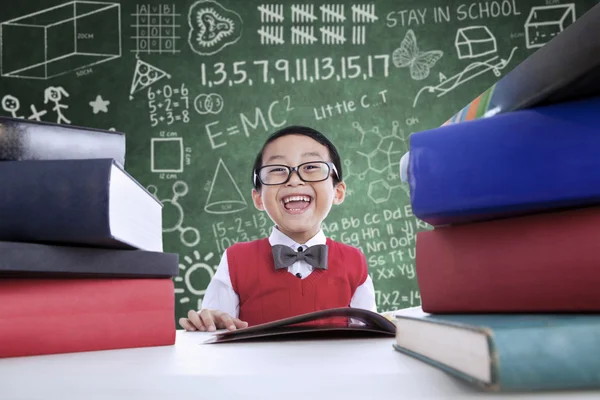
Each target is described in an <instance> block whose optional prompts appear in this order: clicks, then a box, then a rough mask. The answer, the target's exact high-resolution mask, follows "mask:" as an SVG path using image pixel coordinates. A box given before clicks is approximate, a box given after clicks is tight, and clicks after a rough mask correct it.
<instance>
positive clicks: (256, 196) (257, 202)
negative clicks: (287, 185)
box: [252, 189, 265, 211]
mask: <svg viewBox="0 0 600 400" xmlns="http://www.w3.org/2000/svg"><path fill="white" fill-rule="evenodd" d="M252 201H253V202H254V207H256V209H257V210H259V211H265V206H264V204H263V201H262V197H261V195H260V192H259V191H258V190H256V189H252Z"/></svg>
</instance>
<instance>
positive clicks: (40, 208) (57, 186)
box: [0, 159, 130, 248]
mask: <svg viewBox="0 0 600 400" xmlns="http://www.w3.org/2000/svg"><path fill="white" fill-rule="evenodd" d="M111 167H112V160H101V159H97V160H44V161H42V160H40V161H5V162H0V188H2V190H0V221H2V223H0V240H3V241H17V242H48V243H69V244H89V245H98V246H101V247H103V246H109V245H110V246H117V247H127V248H129V247H130V246H129V245H125V244H120V243H117V242H116V241H115V240H113V239H112V237H111V233H110V227H109V215H108V213H109V184H110V182H109V180H110V173H111Z"/></svg>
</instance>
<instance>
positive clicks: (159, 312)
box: [0, 279, 175, 357]
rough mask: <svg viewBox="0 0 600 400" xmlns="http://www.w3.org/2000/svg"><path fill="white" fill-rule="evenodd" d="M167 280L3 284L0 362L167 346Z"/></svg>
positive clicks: (170, 297)
mask: <svg viewBox="0 0 600 400" xmlns="http://www.w3.org/2000/svg"><path fill="white" fill-rule="evenodd" d="M173 315H174V286H173V281H172V280H171V279H64V280H63V279H2V280H0V357H19V356H32V355H43V354H59V353H72V352H82V351H95V350H109V349H124V348H134V347H148V346H161V345H172V344H174V343H175V319H174V317H173Z"/></svg>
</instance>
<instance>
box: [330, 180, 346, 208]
mask: <svg viewBox="0 0 600 400" xmlns="http://www.w3.org/2000/svg"><path fill="white" fill-rule="evenodd" d="M333 190H334V192H333V204H336V205H337V204H342V202H343V201H344V198H345V197H346V184H345V183H344V182H339V183H338V184H337V185H336V186H335V188H334V189H333Z"/></svg>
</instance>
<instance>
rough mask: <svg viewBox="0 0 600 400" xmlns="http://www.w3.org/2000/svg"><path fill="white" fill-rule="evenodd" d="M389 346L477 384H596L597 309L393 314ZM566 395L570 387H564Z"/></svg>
mask: <svg viewBox="0 0 600 400" xmlns="http://www.w3.org/2000/svg"><path fill="white" fill-rule="evenodd" d="M396 325H397V327H398V330H397V334H396V342H395V343H394V344H393V347H394V348H395V349H396V350H397V351H399V352H401V353H404V354H407V355H409V356H412V357H415V358H417V359H419V360H421V361H423V362H426V363H428V364H430V365H432V366H433V367H436V368H439V369H441V370H443V371H445V372H447V373H448V374H450V375H452V376H454V377H456V378H458V379H460V380H462V381H464V382H466V383H468V384H471V385H473V386H475V387H477V388H479V389H481V390H483V391H496V392H533V391H558V390H561V391H566V390H586V389H588V390H589V389H598V388H600V374H599V373H598V371H600V357H598V354H600V340H599V335H600V315H599V314H521V315H514V314H493V315H489V314H477V315H463V314H448V315H437V314H435V315H434V314H428V313H425V312H423V311H422V310H421V309H420V308H419V307H415V308H411V309H405V310H401V311H399V312H398V313H396ZM565 395H566V397H567V398H568V394H567V393H565Z"/></svg>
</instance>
